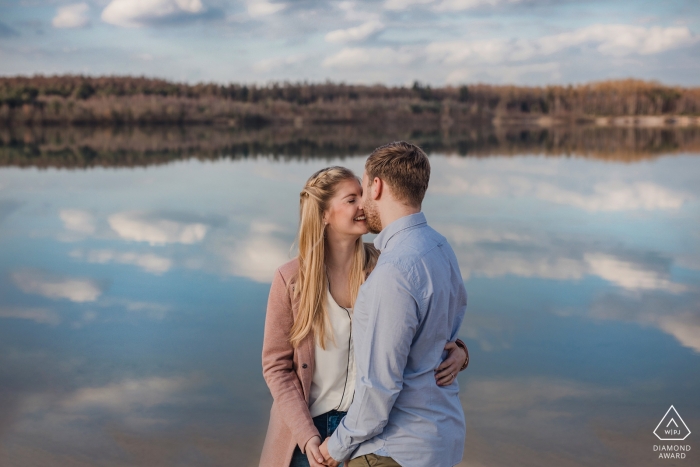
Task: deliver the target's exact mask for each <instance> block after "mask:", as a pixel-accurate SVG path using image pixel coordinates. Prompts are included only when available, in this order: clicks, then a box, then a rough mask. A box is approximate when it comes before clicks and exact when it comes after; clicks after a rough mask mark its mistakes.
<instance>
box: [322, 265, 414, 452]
mask: <svg viewBox="0 0 700 467" xmlns="http://www.w3.org/2000/svg"><path fill="white" fill-rule="evenodd" d="M412 290H413V288H412V287H411V284H410V283H409V280H408V277H407V275H406V274H405V273H404V272H401V271H399V270H398V269H397V268H396V267H395V266H394V265H391V264H383V265H381V266H378V267H377V268H376V269H375V270H374V272H372V276H371V279H370V280H369V281H368V282H367V283H365V287H363V289H362V292H361V293H362V294H363V297H362V306H363V307H364V309H363V310H357V309H356V310H355V313H356V316H357V313H358V312H361V313H363V314H366V318H365V317H364V316H363V318H364V319H363V320H362V321H363V322H362V323H360V318H359V317H358V318H357V320H358V322H357V323H356V324H358V325H359V326H361V329H357V332H356V333H355V336H354V338H355V341H354V342H355V355H356V356H355V362H356V366H357V379H356V382H355V397H354V399H353V402H352V405H351V406H350V409H349V410H348V413H347V415H346V416H345V417H344V418H343V420H342V421H341V423H340V425H339V426H338V428H337V430H336V431H335V432H334V433H333V435H332V436H331V439H330V440H329V442H328V451H329V454H330V455H331V456H332V457H333V458H334V459H335V460H338V461H345V460H347V459H348V458H349V457H350V456H351V455H352V453H353V452H354V451H355V450H356V449H357V448H358V447H359V445H360V444H361V443H363V442H364V441H367V440H369V439H371V438H374V437H375V436H377V435H379V434H380V433H382V431H383V429H384V427H385V426H386V424H387V422H388V420H389V413H390V412H391V410H392V408H393V406H394V403H395V402H396V399H397V397H398V396H399V393H400V392H401V389H402V388H403V382H404V369H405V368H406V363H407V361H408V354H409V351H410V349H411V343H412V342H413V338H414V336H415V334H416V331H417V329H418V326H419V323H420V307H419V302H418V301H417V300H416V297H415V296H414V294H413V293H412Z"/></svg>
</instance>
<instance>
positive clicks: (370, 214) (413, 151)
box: [362, 141, 430, 233]
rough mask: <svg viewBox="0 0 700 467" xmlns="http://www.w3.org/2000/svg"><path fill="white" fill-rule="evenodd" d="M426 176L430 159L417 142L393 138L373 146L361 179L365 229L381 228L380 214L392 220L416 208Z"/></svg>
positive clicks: (381, 216) (428, 171)
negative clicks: (390, 141) (365, 219)
mask: <svg viewBox="0 0 700 467" xmlns="http://www.w3.org/2000/svg"><path fill="white" fill-rule="evenodd" d="M429 180H430V162H429V161H428V156H426V155H425V153H424V152H423V150H422V149H421V148H419V147H418V146H416V145H414V144H411V143H407V142H405V141H397V142H394V143H389V144H386V145H384V146H380V147H378V148H377V149H375V150H374V152H372V154H370V156H369V157H368V158H367V162H365V173H364V176H363V180H362V188H363V190H364V191H363V196H362V201H363V203H362V204H363V208H364V211H365V216H366V217H367V228H368V229H369V231H370V232H372V233H379V232H381V230H382V228H383V224H382V218H385V220H389V221H393V220H394V219H395V218H398V217H402V216H403V215H406V214H408V213H412V212H419V211H420V209H421V203H422V202H423V197H424V196H425V192H426V190H427V189H428V181H429ZM384 224H388V222H385V223H384Z"/></svg>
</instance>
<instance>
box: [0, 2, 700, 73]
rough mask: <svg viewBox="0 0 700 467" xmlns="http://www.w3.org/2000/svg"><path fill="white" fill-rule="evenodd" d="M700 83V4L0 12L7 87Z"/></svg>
mask: <svg viewBox="0 0 700 467" xmlns="http://www.w3.org/2000/svg"><path fill="white" fill-rule="evenodd" d="M35 73H42V74H55V73H83V74H89V75H104V74H118V75H124V74H130V75H146V76H153V77H162V78H168V79H174V80H178V81H187V82H199V81H214V82H220V83H228V82H247V83H250V82H258V83H265V82H269V81H284V80H289V81H300V80H308V81H313V82H318V81H325V80H326V79H330V80H333V81H344V82H349V83H386V84H409V83H412V82H413V81H414V80H420V81H423V82H426V83H430V84H433V85H442V84H458V83H475V82H486V83H498V84H500V83H513V84H526V85H529V84H535V85H539V84H549V83H581V82H587V81H592V80H603V79H615V78H627V77H634V78H642V79H653V80H659V81H662V82H664V83H668V84H681V85H698V84H700V2H697V1H691V0H676V1H664V2H651V1H597V0H590V1H587V0H578V1H566V0H563V1H553V0H384V1H362V0H359V1H312V0H299V1H283V0H246V1H224V0H85V1H78V2H76V1H74V0H69V1H58V0H0V75H6V76H7V75H17V74H35Z"/></svg>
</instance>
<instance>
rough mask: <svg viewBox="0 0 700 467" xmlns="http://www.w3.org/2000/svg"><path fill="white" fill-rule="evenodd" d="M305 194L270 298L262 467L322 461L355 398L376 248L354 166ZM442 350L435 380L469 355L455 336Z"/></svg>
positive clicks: (315, 181)
mask: <svg viewBox="0 0 700 467" xmlns="http://www.w3.org/2000/svg"><path fill="white" fill-rule="evenodd" d="M300 197H301V200H300V217H301V219H300V225H299V256H298V257H297V258H295V259H293V260H292V261H290V262H288V263H286V264H284V265H282V266H281V267H280V268H279V269H278V270H277V271H276V272H275V276H274V278H273V281H272V287H271V289H270V297H269V300H268V304H267V316H266V319H265V337H264V341H263V375H264V377H265V381H266V382H267V385H268V387H269V388H270V392H271V393H272V397H273V398H274V403H273V405H272V410H271V411H270V423H269V426H268V431H267V436H266V438H265V445H264V447H263V452H262V456H261V459H260V466H261V467H284V466H290V467H300V466H305V467H307V466H311V467H318V466H319V465H321V462H322V461H323V457H322V456H321V454H320V452H319V449H318V448H319V446H320V444H321V442H322V441H323V439H325V438H326V437H327V436H330V435H331V434H332V433H333V431H334V430H335V428H336V427H337V426H338V423H339V422H340V420H341V419H342V417H343V416H344V415H345V412H346V411H347V410H348V408H349V407H350V403H351V402H352V397H353V393H354V387H355V362H354V351H353V348H352V329H351V323H352V307H353V305H354V302H355V298H356V297H357V294H358V291H359V289H360V285H362V283H363V282H364V280H365V278H366V277H367V275H368V274H369V273H370V272H371V270H372V268H373V267H374V265H375V264H376V261H377V257H378V255H379V252H378V251H377V250H376V249H374V247H373V246H371V245H369V244H363V243H362V235H363V234H366V233H367V227H366V224H365V217H364V213H363V211H362V208H361V206H360V204H361V203H360V199H361V197H362V188H361V186H360V183H359V181H358V179H357V177H356V176H355V175H354V174H353V173H352V172H351V171H350V170H349V169H346V168H343V167H329V168H326V169H323V170H320V171H318V172H316V173H315V174H314V175H312V176H311V178H309V180H308V181H307V182H306V185H305V186H304V189H303V190H302V191H301V194H300ZM445 349H446V350H448V351H449V352H450V354H449V355H448V357H447V359H446V360H445V361H444V362H443V363H442V364H441V365H440V366H439V367H438V369H437V370H436V375H435V377H436V382H437V384H439V385H446V384H450V383H452V380H453V379H454V377H455V375H456V374H457V372H458V371H459V370H460V369H463V367H466V362H468V355H467V353H466V350H463V349H462V348H461V347H458V346H457V345H456V344H455V343H453V342H449V343H448V344H447V346H446V347H445Z"/></svg>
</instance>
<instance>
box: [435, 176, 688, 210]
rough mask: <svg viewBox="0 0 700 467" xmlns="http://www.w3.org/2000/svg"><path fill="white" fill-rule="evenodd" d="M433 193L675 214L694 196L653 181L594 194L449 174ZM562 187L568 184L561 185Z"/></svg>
mask: <svg viewBox="0 0 700 467" xmlns="http://www.w3.org/2000/svg"><path fill="white" fill-rule="evenodd" d="M436 179H437V180H436V181H435V182H433V184H432V185H431V187H430V191H431V193H435V194H441V195H452V196H457V195H460V194H469V195H473V196H481V197H498V196H501V197H504V196H511V197H519V198H526V197H532V198H535V199H539V200H542V201H546V202H549V203H555V204H562V205H566V206H572V207H574V208H578V209H583V210H585V211H588V212H617V211H675V210H678V209H680V208H681V207H682V206H683V205H684V204H685V203H686V202H687V201H688V200H691V199H692V198H693V197H692V195H691V194H689V193H682V192H680V191H676V190H672V189H670V188H666V187H663V186H661V185H658V184H656V183H653V182H624V181H618V180H606V181H601V182H599V183H596V184H595V185H593V190H592V193H591V192H584V191H576V190H574V189H572V188H571V187H570V186H568V184H567V185H565V187H562V186H559V184H554V183H552V182H549V181H544V180H542V181H540V180H532V179H531V178H526V177H522V176H520V175H512V176H489V175H483V174H478V175H476V174H475V175H459V174H455V173H453V174H448V173H445V174H443V175H442V176H441V177H439V178H438V177H436ZM559 183H561V184H565V182H564V183H562V182H559Z"/></svg>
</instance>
